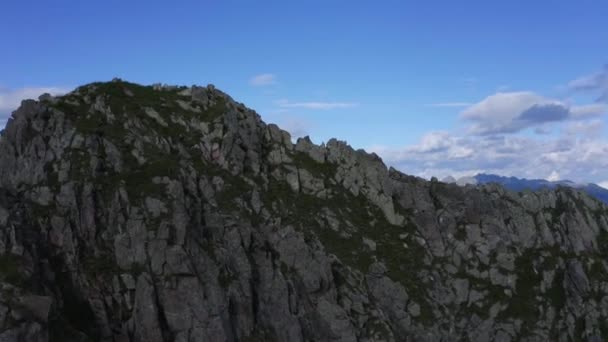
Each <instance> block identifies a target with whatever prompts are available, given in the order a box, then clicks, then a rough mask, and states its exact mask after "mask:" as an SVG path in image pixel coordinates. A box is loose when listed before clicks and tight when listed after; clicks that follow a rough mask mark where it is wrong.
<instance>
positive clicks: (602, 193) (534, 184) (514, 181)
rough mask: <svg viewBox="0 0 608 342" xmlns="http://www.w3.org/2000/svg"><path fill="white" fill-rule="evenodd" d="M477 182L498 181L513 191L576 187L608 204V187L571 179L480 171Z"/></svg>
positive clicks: (475, 177)
mask: <svg viewBox="0 0 608 342" xmlns="http://www.w3.org/2000/svg"><path fill="white" fill-rule="evenodd" d="M473 178H474V179H475V180H476V181H477V182H476V183H477V184H488V183H498V184H500V185H502V186H504V187H505V188H507V189H509V190H513V191H523V190H533V191H534V190H539V189H543V188H547V189H555V188H557V187H560V186H565V187H570V188H576V189H579V190H581V191H583V192H586V193H587V194H589V195H590V196H593V197H595V198H597V199H599V200H600V201H602V202H604V203H606V204H608V189H604V188H602V187H601V186H599V185H597V184H593V183H587V184H578V183H574V182H572V181H569V180H560V181H548V180H544V179H522V178H516V177H502V176H497V175H489V174H483V173H480V174H478V175H475V176H474V177H473Z"/></svg>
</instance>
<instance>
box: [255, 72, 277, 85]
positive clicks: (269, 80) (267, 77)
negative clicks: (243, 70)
mask: <svg viewBox="0 0 608 342" xmlns="http://www.w3.org/2000/svg"><path fill="white" fill-rule="evenodd" d="M276 80H277V77H276V75H274V74H259V75H256V76H253V77H252V78H251V79H249V84H250V85H252V86H255V87H262V86H268V85H272V84H275V83H276Z"/></svg>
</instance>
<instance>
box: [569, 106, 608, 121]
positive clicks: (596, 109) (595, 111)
mask: <svg viewBox="0 0 608 342" xmlns="http://www.w3.org/2000/svg"><path fill="white" fill-rule="evenodd" d="M607 112H608V106H606V105H604V104H601V103H594V104H588V105H583V106H575V107H572V108H571V109H570V113H571V114H572V117H573V118H575V119H586V118H592V117H597V116H600V115H603V114H606V113H607Z"/></svg>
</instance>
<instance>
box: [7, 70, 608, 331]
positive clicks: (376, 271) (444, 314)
mask: <svg viewBox="0 0 608 342" xmlns="http://www.w3.org/2000/svg"><path fill="white" fill-rule="evenodd" d="M607 256H608V209H607V207H606V206H604V205H603V204H601V203H600V202H599V201H597V200H594V199H592V198H590V197H588V196H587V195H585V194H583V193H580V192H578V191H576V190H572V189H565V188H562V189H558V190H553V191H549V190H545V191H541V192H523V193H514V192H509V191H506V190H504V189H503V188H501V187H499V186H495V185H485V186H478V187H473V186H467V187H459V186H456V185H450V184H444V183H441V182H437V181H431V182H427V181H425V180H423V179H419V178H416V177H412V176H407V175H405V174H402V173H400V172H398V171H396V170H394V169H387V167H386V166H385V165H384V164H383V163H382V161H381V160H380V158H379V157H378V156H376V155H374V154H367V153H365V152H364V151H361V150H357V151H355V150H353V149H352V148H351V147H350V146H348V145H347V144H346V143H344V142H341V141H337V140H330V141H329V142H327V144H325V145H321V146H317V145H314V144H313V143H311V141H310V140H308V139H307V138H304V139H299V140H298V141H297V143H296V144H293V143H292V140H291V137H290V136H289V134H288V133H287V132H285V131H282V130H281V129H279V128H278V127H277V126H276V125H267V124H265V123H264V122H262V121H261V119H260V117H259V116H258V115H257V114H256V113H255V112H254V111H252V110H250V109H248V108H246V107H245V106H244V105H242V104H240V103H238V102H235V101H233V100H232V99H231V98H230V97H229V96H228V95H226V94H224V93H222V92H221V91H219V90H217V89H215V88H214V87H213V86H207V87H195V86H193V87H190V88H187V87H168V86H158V85H157V86H149V87H144V86H140V85H136V84H132V83H127V82H123V81H121V80H114V81H112V82H108V83H93V84H89V85H86V86H82V87H79V88H78V89H76V90H74V91H73V92H71V93H69V94H67V95H65V96H62V97H50V96H41V98H40V99H39V101H32V100H28V101H24V102H23V103H22V105H21V107H20V108H19V109H18V110H17V111H15V113H14V114H13V118H12V119H11V120H10V121H9V123H8V125H7V128H6V130H5V131H4V132H3V134H2V137H1V138H0V341H47V340H49V341H121V342H122V341H151V342H154V341H438V340H443V341H460V340H471V341H484V340H496V341H515V340H521V341H538V340H543V341H544V340H560V341H569V340H591V341H593V340H595V341H601V340H605V339H608V321H607V319H608V268H607V267H608V259H606V257H607Z"/></svg>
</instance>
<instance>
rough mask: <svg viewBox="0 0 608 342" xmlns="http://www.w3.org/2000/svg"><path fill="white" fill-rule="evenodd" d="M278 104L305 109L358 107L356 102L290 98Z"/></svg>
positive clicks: (283, 106)
mask: <svg viewBox="0 0 608 342" xmlns="http://www.w3.org/2000/svg"><path fill="white" fill-rule="evenodd" d="M276 104H277V105H278V106H279V107H281V108H303V109H320V110H328V109H340V108H351V107H356V106H357V103H354V102H290V101H288V100H279V101H277V102H276Z"/></svg>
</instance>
